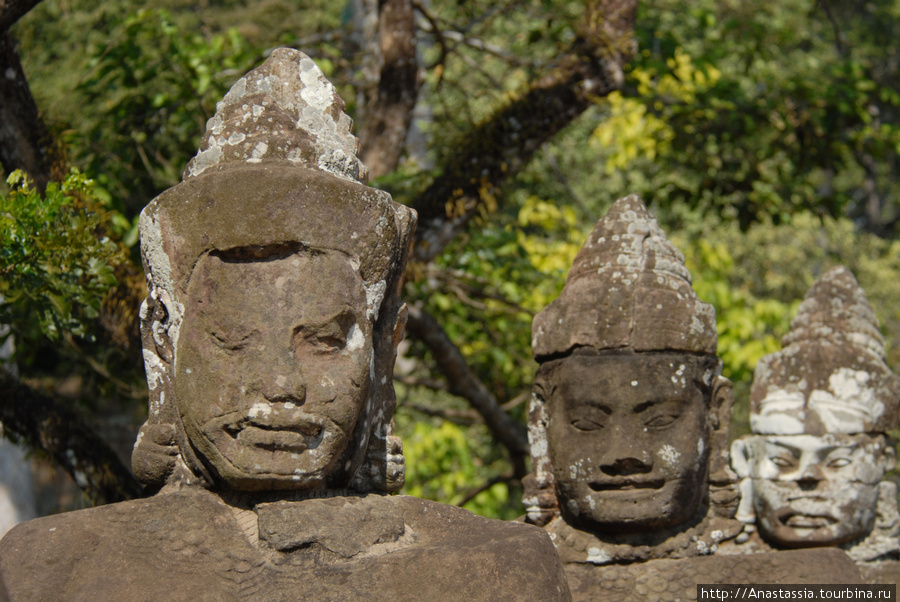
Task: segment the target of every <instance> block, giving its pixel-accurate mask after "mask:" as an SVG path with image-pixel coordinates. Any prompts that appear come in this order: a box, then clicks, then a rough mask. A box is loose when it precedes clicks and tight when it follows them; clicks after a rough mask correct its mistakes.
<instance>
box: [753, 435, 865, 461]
mask: <svg viewBox="0 0 900 602" xmlns="http://www.w3.org/2000/svg"><path fill="white" fill-rule="evenodd" d="M767 443H768V444H769V445H776V446H778V447H782V448H784V449H786V450H788V451H789V452H791V453H792V454H793V455H794V456H798V457H799V456H800V454H801V453H802V451H803V449H802V448H801V447H797V446H793V445H791V444H789V443H786V442H784V441H779V440H777V439H774V440H773V439H770V440H768V441H767ZM857 447H859V445H858V444H857V443H856V442H855V441H854V442H850V443H847V444H846V445H841V444H837V445H828V446H824V447H821V448H819V450H818V451H819V453H822V452H824V453H825V454H830V453H831V452H833V451H834V450H836V449H847V450H850V451H853V450H854V449H856V448H857Z"/></svg>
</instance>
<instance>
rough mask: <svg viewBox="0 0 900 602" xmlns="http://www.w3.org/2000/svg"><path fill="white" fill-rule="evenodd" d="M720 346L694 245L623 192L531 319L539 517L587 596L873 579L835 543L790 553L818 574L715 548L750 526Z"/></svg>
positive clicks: (530, 496) (531, 497) (535, 511)
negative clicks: (776, 581)
mask: <svg viewBox="0 0 900 602" xmlns="http://www.w3.org/2000/svg"><path fill="white" fill-rule="evenodd" d="M716 346H717V337H716V321H715V312H714V310H713V308H712V306H710V305H709V304H707V303H704V302H702V301H700V299H699V298H698V297H697V294H696V292H695V291H694V289H693V287H692V280H691V275H690V273H689V271H688V270H687V268H686V267H685V265H684V257H683V255H682V254H681V253H680V252H679V251H678V250H677V249H676V248H675V247H674V246H673V245H672V244H671V243H670V242H669V241H668V240H667V239H666V236H665V234H664V233H663V231H662V230H661V229H660V227H659V225H658V224H657V222H656V219H655V218H654V217H653V216H652V215H651V214H650V213H649V212H648V211H647V208H646V207H645V206H644V203H643V202H642V201H641V200H640V199H639V198H637V197H636V196H634V195H632V196H628V197H625V198H623V199H620V200H618V201H617V202H616V203H615V204H614V205H613V206H612V207H611V208H610V210H609V212H608V213H607V214H606V216H605V217H604V218H603V219H601V220H600V221H599V222H598V224H597V226H596V227H595V228H594V231H593V232H592V233H591V234H590V236H589V237H588V239H587V241H586V242H585V244H584V246H583V247H582V248H581V250H580V251H579V253H578V255H577V257H576V258H575V262H574V265H573V266H572V269H571V271H570V272H569V275H568V277H567V278H566V284H565V287H564V288H563V291H562V293H561V294H560V296H559V298H558V299H556V300H555V301H553V302H552V303H551V304H550V305H549V306H548V307H546V308H545V309H544V310H543V311H542V312H541V313H540V314H538V315H537V316H536V317H535V319H534V324H533V326H532V348H533V352H534V357H535V359H536V360H537V361H538V362H539V364H540V367H539V369H538V372H537V375H536V377H535V383H534V391H533V396H532V403H531V407H530V409H529V438H530V442H531V454H532V459H533V467H534V473H533V475H531V476H530V477H529V478H527V479H526V497H525V500H524V501H525V504H526V508H527V512H528V514H527V519H526V520H528V521H529V522H532V523H535V524H539V525H544V528H545V529H546V530H547V532H548V533H550V536H551V538H552V539H553V543H554V544H555V545H556V548H557V550H558V551H559V555H560V558H561V559H562V561H563V563H564V566H565V570H566V574H567V577H568V579H569V586H570V588H571V591H572V595H573V598H574V599H576V600H579V599H583V600H590V599H607V600H621V599H633V597H635V595H636V594H638V595H637V597H638V598H652V597H653V596H657V597H658V598H659V599H675V598H686V597H688V596H691V597H692V596H694V595H695V592H696V589H695V588H696V584H697V583H735V582H740V581H739V580H745V581H744V582H747V583H763V582H771V581H770V579H771V578H775V577H779V578H781V579H783V580H784V582H790V583H804V582H805V583H835V582H837V583H855V582H858V581H859V575H858V573H857V572H856V569H855V567H854V566H853V564H852V563H851V562H850V560H849V559H848V558H847V557H846V555H844V554H842V553H840V552H839V551H835V550H832V551H830V552H828V553H825V554H820V555H818V557H816V555H815V554H814V555H813V557H802V555H801V558H800V559H799V560H797V559H796V558H794V557H790V558H785V559H784V560H790V562H791V563H794V562H804V561H812V562H811V564H810V566H813V567H817V568H813V569H812V571H811V572H810V571H809V570H808V569H807V568H805V567H806V565H805V564H804V568H801V567H799V566H797V565H795V564H789V565H784V566H779V568H778V569H777V570H774V571H773V570H772V568H773V566H776V565H778V564H779V559H771V558H765V559H756V560H753V561H750V562H747V561H746V560H740V561H738V560H736V559H735V557H731V558H724V557H723V558H719V557H713V556H711V555H712V554H714V553H716V551H717V550H718V548H719V547H720V546H721V545H722V544H723V543H725V542H727V541H728V540H730V539H731V538H733V537H735V536H736V535H737V534H738V533H740V531H741V528H742V525H741V523H740V521H737V520H735V519H734V518H733V517H734V514H735V512H736V510H737V505H738V499H739V497H738V486H737V477H736V475H735V474H734V473H733V472H732V471H731V470H730V468H729V465H728V424H729V420H730V417H731V405H732V387H731V383H730V381H728V380H727V379H726V378H724V377H722V376H721V375H720V367H721V362H720V360H719V359H718V357H717V356H716ZM826 567H827V568H826ZM804 571H806V572H804ZM835 577H837V578H838V579H843V580H846V581H840V580H839V581H833V580H832V579H834V578H835ZM723 579H724V581H723ZM728 579H731V581H729V580H728Z"/></svg>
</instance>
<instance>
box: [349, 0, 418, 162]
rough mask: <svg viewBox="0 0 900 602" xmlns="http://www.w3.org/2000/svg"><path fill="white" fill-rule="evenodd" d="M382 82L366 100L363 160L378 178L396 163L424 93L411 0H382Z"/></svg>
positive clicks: (380, 32)
mask: <svg viewBox="0 0 900 602" xmlns="http://www.w3.org/2000/svg"><path fill="white" fill-rule="evenodd" d="M378 45H379V56H380V61H379V62H380V76H379V78H378V85H377V86H375V87H374V88H372V90H371V92H370V95H369V96H370V97H369V98H366V99H365V104H364V107H363V112H362V119H361V121H362V127H361V128H360V131H359V140H360V159H362V162H363V163H364V164H365V165H366V167H368V168H369V176H370V177H372V178H377V177H379V176H383V175H384V174H386V173H390V172H392V171H394V169H396V168H397V165H398V163H399V162H400V158H401V156H402V154H403V147H404V143H405V141H406V133H407V131H409V124H410V122H411V121H412V112H413V108H414V107H415V106H416V99H417V98H418V96H419V87H420V85H421V78H420V77H419V66H418V63H417V61H416V35H415V15H414V13H413V5H412V1H411V0H379V2H378Z"/></svg>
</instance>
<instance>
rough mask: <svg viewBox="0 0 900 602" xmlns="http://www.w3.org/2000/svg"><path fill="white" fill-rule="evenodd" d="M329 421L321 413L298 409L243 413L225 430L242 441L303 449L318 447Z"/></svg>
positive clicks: (267, 447)
mask: <svg viewBox="0 0 900 602" xmlns="http://www.w3.org/2000/svg"><path fill="white" fill-rule="evenodd" d="M327 422H328V420H327V419H325V418H323V417H321V416H314V415H312V414H307V413H306V412H301V411H298V410H294V411H291V412H283V411H282V412H274V413H270V414H268V415H258V414H251V415H250V416H243V417H241V418H239V419H238V420H235V421H233V422H231V423H229V424H226V425H224V430H225V432H226V433H228V435H229V436H230V437H231V438H233V439H234V440H235V441H236V442H238V443H239V444H241V445H246V446H250V447H257V448H260V449H265V450H268V451H287V452H293V453H302V452H305V451H306V450H308V449H312V448H316V447H318V445H319V443H321V441H322V438H323V436H324V434H325V432H326V431H327V430H328V429H327Z"/></svg>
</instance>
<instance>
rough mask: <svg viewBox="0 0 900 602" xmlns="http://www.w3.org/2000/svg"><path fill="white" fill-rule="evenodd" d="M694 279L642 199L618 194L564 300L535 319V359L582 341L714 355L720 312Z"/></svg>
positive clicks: (579, 260)
mask: <svg viewBox="0 0 900 602" xmlns="http://www.w3.org/2000/svg"><path fill="white" fill-rule="evenodd" d="M691 282H692V281H691V274H690V272H689V271H688V270H687V268H686V267H685V265H684V256H683V255H682V254H681V252H680V251H679V250H678V249H676V248H675V247H674V246H673V245H672V243H670V242H669V241H668V239H666V235H665V233H664V232H663V231H662V230H661V229H660V227H659V225H658V224H657V223H656V218H654V217H653V216H652V215H651V214H650V212H649V211H647V208H646V207H645V206H644V203H643V201H641V199H639V198H638V197H637V196H635V195H630V196H627V197H625V198H622V199H619V200H618V201H616V203H615V204H614V205H613V206H612V207H611V208H610V209H609V211H608V212H607V214H606V216H605V217H604V218H603V219H601V220H600V221H599V222H598V223H597V226H596V227H595V228H594V231H593V232H591V235H590V236H589V237H588V239H587V242H585V243H584V246H583V247H582V248H581V250H580V251H579V252H578V255H577V256H576V257H575V263H574V264H573V265H572V269H571V270H570V271H569V275H568V276H567V278H566V285H565V287H564V288H563V291H562V293H561V294H560V296H559V298H558V299H556V300H555V301H553V302H552V303H551V304H550V305H548V306H547V307H546V308H545V309H544V310H543V311H542V312H541V313H539V314H538V315H537V316H536V317H535V319H534V324H533V325H532V341H531V344H532V351H533V353H534V357H535V359H536V360H537V361H539V362H542V361H545V360H548V359H553V358H555V357H561V356H564V355H567V354H569V353H571V352H572V351H573V350H574V349H576V348H578V347H592V348H594V349H620V348H622V349H625V348H631V349H633V350H634V351H687V352H691V353H705V354H709V355H715V353H716V316H715V310H714V309H713V307H712V306H711V305H709V304H707V303H703V302H702V301H700V299H699V298H698V297H697V293H695V292H694V289H693V288H692V286H691Z"/></svg>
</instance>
